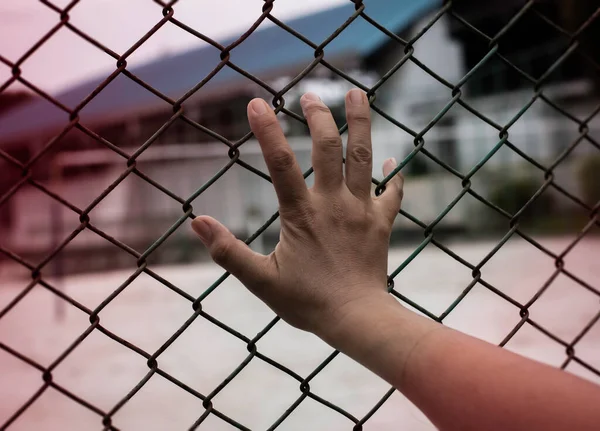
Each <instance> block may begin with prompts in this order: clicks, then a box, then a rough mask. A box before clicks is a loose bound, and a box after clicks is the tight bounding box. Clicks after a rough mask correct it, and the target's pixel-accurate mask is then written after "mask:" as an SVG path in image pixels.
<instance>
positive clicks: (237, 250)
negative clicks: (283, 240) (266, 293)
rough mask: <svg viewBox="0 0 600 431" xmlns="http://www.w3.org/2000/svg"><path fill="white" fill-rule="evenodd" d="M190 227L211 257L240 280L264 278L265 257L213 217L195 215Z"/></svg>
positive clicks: (266, 261) (265, 270)
mask: <svg viewBox="0 0 600 431" xmlns="http://www.w3.org/2000/svg"><path fill="white" fill-rule="evenodd" d="M192 229H194V232H196V234H197V235H198V236H199V237H200V240H201V241H202V242H203V243H204V245H205V246H206V248H208V251H209V252H210V255H211V257H212V258H213V260H214V261H215V262H216V263H217V264H218V265H220V266H221V267H223V269H225V270H226V271H228V272H230V273H231V274H233V275H234V276H235V277H236V278H238V279H239V280H240V281H241V282H242V283H244V284H246V282H250V283H252V282H256V281H263V280H265V279H266V278H267V275H268V274H267V265H268V259H267V257H266V256H264V255H262V254H259V253H256V252H254V251H252V250H251V249H250V247H248V246H247V245H246V244H245V243H244V242H242V241H240V240H239V239H237V238H236V237H235V236H234V235H233V234H232V233H231V232H230V231H229V229H227V228H226V227H225V226H223V225H222V224H221V223H219V222H218V221H217V220H215V219H214V218H212V217H209V216H200V217H196V218H195V219H194V220H192Z"/></svg>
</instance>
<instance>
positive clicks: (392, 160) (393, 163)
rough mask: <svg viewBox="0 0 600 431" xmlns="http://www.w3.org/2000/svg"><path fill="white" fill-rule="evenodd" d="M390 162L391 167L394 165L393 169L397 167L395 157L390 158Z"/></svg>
mask: <svg viewBox="0 0 600 431" xmlns="http://www.w3.org/2000/svg"><path fill="white" fill-rule="evenodd" d="M390 162H392V165H394V167H396V166H398V162H397V161H396V158H395V157H390Z"/></svg>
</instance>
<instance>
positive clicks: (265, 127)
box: [248, 99, 308, 210]
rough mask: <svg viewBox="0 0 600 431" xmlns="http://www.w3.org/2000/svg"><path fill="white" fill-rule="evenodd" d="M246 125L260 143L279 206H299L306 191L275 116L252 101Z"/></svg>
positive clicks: (260, 103) (260, 100)
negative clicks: (248, 125)
mask: <svg viewBox="0 0 600 431" xmlns="http://www.w3.org/2000/svg"><path fill="white" fill-rule="evenodd" d="M248 122H249V123H250V128H251V129H252V132H253V133H254V135H255V136H256V139H258V142H259V144H260V148H261V150H262V153H263V157H264V159H265V163H266V164H267V168H268V169H269V174H270V175H271V179H272V180H273V186H274V187H275V192H276V193H277V198H278V200H279V206H280V207H281V208H282V209H284V210H285V209H292V210H293V209H295V208H297V207H298V206H301V205H302V204H303V203H304V201H305V200H306V199H307V197H308V190H307V188H306V183H305V182H304V178H303V177H302V171H300V167H299V166H298V163H297V162H296V157H295V156H294V152H293V151H292V149H291V148H290V146H289V144H288V143H287V141H286V139H285V137H284V136H283V131H282V130H281V126H280V125H279V122H278V121H277V117H276V116H275V113H274V112H273V110H271V108H270V107H269V106H268V105H267V102H265V101H264V100H262V99H253V100H252V101H250V103H249V104H248Z"/></svg>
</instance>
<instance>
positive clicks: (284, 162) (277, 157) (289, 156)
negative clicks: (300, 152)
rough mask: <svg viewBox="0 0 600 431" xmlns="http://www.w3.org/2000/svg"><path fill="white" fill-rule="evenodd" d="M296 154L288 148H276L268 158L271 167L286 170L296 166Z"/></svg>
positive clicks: (278, 170)
mask: <svg viewBox="0 0 600 431" xmlns="http://www.w3.org/2000/svg"><path fill="white" fill-rule="evenodd" d="M294 162H295V159H294V154H293V153H292V152H291V151H288V150H282V149H279V150H276V151H274V152H273V153H272V154H270V155H269V157H268V158H267V163H268V165H269V167H270V168H271V169H273V170H274V171H277V172H285V171H287V170H289V169H291V168H292V167H293V166H294Z"/></svg>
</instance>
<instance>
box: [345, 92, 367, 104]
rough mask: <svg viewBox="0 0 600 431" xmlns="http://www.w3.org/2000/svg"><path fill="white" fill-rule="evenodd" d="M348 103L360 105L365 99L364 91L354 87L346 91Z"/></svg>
mask: <svg viewBox="0 0 600 431" xmlns="http://www.w3.org/2000/svg"><path fill="white" fill-rule="evenodd" d="M348 95H349V99H350V103H352V104H353V105H362V104H363V103H364V101H365V98H364V96H363V95H364V93H363V92H362V91H361V90H359V89H358V88H354V89H352V90H350V91H349V92H348Z"/></svg>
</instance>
